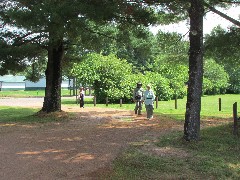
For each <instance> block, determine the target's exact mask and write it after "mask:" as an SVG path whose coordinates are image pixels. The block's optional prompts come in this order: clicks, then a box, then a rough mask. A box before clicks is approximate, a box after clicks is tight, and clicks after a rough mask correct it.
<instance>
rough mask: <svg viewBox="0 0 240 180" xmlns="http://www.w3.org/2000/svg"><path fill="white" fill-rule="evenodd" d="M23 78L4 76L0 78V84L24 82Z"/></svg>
mask: <svg viewBox="0 0 240 180" xmlns="http://www.w3.org/2000/svg"><path fill="white" fill-rule="evenodd" d="M25 79H26V77H25V76H13V75H4V76H0V82H25Z"/></svg>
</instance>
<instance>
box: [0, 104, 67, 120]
mask: <svg viewBox="0 0 240 180" xmlns="http://www.w3.org/2000/svg"><path fill="white" fill-rule="evenodd" d="M39 110H40V109H32V108H22V107H21V108H20V107H14V108H13V107H8V106H0V114H1V116H0V123H46V122H56V121H63V120H66V119H68V118H69V115H70V114H67V113H64V112H56V113H50V114H41V113H38V111H39Z"/></svg>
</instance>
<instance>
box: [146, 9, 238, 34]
mask: <svg viewBox="0 0 240 180" xmlns="http://www.w3.org/2000/svg"><path fill="white" fill-rule="evenodd" d="M216 9H217V10H219V11H221V12H223V13H225V14H227V15H228V16H230V17H232V18H234V19H236V20H239V15H240V6H234V7H232V8H230V9H229V10H223V9H221V8H216ZM239 21H240V20H239ZM217 25H220V26H221V27H222V28H224V29H228V27H229V26H231V25H233V24H232V23H231V22H229V21H228V20H225V19H224V18H222V17H221V16H219V15H217V14H215V13H213V12H208V13H207V14H206V15H205V16H204V19H203V34H209V33H210V32H211V31H212V29H213V28H214V27H216V26H217ZM150 29H151V31H152V32H153V34H156V33H157V32H158V30H161V31H164V32H178V33H180V34H182V35H184V34H186V33H188V30H189V23H188V22H187V21H183V22H180V23H178V24H170V25H165V26H156V27H151V28H150Z"/></svg>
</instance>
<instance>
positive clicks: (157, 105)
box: [156, 96, 158, 109]
mask: <svg viewBox="0 0 240 180" xmlns="http://www.w3.org/2000/svg"><path fill="white" fill-rule="evenodd" d="M157 108H158V96H156V109H157Z"/></svg>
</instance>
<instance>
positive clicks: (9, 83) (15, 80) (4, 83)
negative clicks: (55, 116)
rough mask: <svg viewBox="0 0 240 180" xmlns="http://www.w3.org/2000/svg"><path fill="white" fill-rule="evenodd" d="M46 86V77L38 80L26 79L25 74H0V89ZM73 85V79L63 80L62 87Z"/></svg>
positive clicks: (32, 88)
mask: <svg viewBox="0 0 240 180" xmlns="http://www.w3.org/2000/svg"><path fill="white" fill-rule="evenodd" d="M45 87H46V78H41V79H40V80H39V81H38V82H32V81H29V80H26V78H25V76H13V75H4V76H0V91H8V90H41V89H45ZM72 87H73V80H72V79H69V80H63V81H62V84H61V88H62V89H70V88H72Z"/></svg>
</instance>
